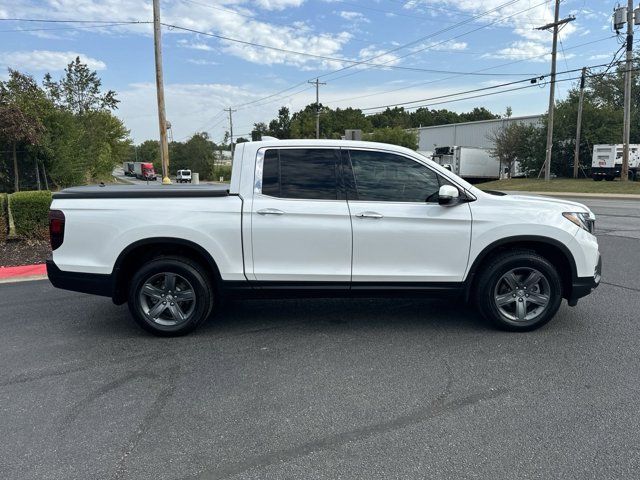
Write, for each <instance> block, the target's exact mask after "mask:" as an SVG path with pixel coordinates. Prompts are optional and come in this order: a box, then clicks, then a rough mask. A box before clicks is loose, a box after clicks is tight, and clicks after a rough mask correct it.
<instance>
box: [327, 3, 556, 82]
mask: <svg viewBox="0 0 640 480" xmlns="http://www.w3.org/2000/svg"><path fill="white" fill-rule="evenodd" d="M516 1H519V0H516ZM513 3H515V2H507V3H505V4H502V5H500V6H498V7H496V8H495V9H493V10H489V11H487V12H484V13H483V14H481V16H482V15H485V14H488V13H492V12H493V11H495V10H496V9H500V8H502V7H504V6H509V5H511V4H513ZM545 3H546V0H545V1H544V2H542V3H538V4H536V5H534V6H532V7H529V8H526V9H524V10H519V11H518V12H516V13H513V14H511V15H509V16H507V17H503V18H502V19H496V20H494V21H493V22H490V23H487V24H484V25H481V26H479V27H477V28H474V29H473V30H469V31H467V32H463V33H461V34H458V35H456V36H454V37H451V38H449V39H446V40H442V41H440V42H437V43H434V44H431V45H427V46H426V47H423V48H419V49H417V50H414V51H412V52H409V53H407V54H405V55H402V56H400V57H397V58H395V59H392V60H389V61H387V62H386V63H389V62H391V61H398V60H401V59H403V58H406V57H410V56H412V55H415V54H416V53H420V52H423V51H425V50H432V49H434V48H435V47H438V46H440V45H443V44H445V43H447V42H450V41H452V40H456V39H458V38H460V37H464V36H466V35H469V34H471V33H475V32H477V31H479V30H482V29H484V28H487V27H489V26H491V25H493V24H494V23H496V22H498V21H500V20H504V19H507V18H511V17H515V16H517V15H520V14H522V13H524V12H527V11H529V10H532V9H534V8H537V7H539V6H540V5H544V4H545ZM463 23H469V22H468V21H467V22H461V24H463ZM452 28H454V27H451V28H447V29H444V30H442V31H448V30H451V29H452ZM438 33H440V32H437V33H436V34H434V35H437V34H438ZM427 38H430V37H427ZM417 43H419V42H417ZM400 48H404V47H403V46H401V47H398V49H400ZM398 49H395V50H390V51H389V52H387V53H384V54H382V55H381V56H384V55H387V54H388V53H391V52H393V51H396V50H398ZM383 64H384V63H383ZM348 68H351V67H346V68H342V69H339V70H336V71H334V72H331V73H328V74H325V75H320V76H321V77H325V76H327V75H331V74H333V73H337V72H340V71H342V70H347V69H348ZM365 70H368V68H365V69H363V70H359V71H357V72H352V73H348V74H346V75H340V76H339V77H334V78H332V79H331V80H332V81H335V80H338V79H340V78H345V77H350V76H352V75H356V74H358V73H361V72H363V71H365Z"/></svg>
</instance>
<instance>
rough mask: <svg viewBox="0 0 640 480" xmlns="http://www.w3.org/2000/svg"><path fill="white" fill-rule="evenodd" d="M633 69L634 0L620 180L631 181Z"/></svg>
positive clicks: (630, 11)
mask: <svg viewBox="0 0 640 480" xmlns="http://www.w3.org/2000/svg"><path fill="white" fill-rule="evenodd" d="M632 69H633V0H629V1H628V6H627V62H626V64H625V72H624V126H623V133H622V145H623V150H622V169H621V170H620V180H622V181H623V182H626V181H627V180H629V141H630V139H631V85H632V72H631V70H632Z"/></svg>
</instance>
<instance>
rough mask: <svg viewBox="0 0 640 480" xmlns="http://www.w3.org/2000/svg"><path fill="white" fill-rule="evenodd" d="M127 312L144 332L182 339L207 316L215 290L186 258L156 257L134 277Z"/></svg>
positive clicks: (199, 269)
mask: <svg viewBox="0 0 640 480" xmlns="http://www.w3.org/2000/svg"><path fill="white" fill-rule="evenodd" d="M128 300H129V310H130V311H131V314H132V315H133V318H134V320H135V321H136V323H137V324H138V325H140V326H141V327H142V328H144V329H145V330H147V331H149V332H151V333H153V334H155V335H159V336H165V337H166V336H177V335H184V334H187V333H189V332H191V331H193V330H194V329H195V328H196V327H197V326H198V325H200V324H201V323H202V322H204V320H206V319H207V317H208V316H209V315H210V313H211V310H212V308H213V300H214V290H213V287H212V284H211V280H210V278H209V276H208V275H207V272H206V271H205V270H204V269H203V268H202V267H201V266H200V265H198V264H197V263H196V262H194V261H192V260H190V259H189V258H185V257H178V256H176V257H173V256H170V257H169V256H167V257H158V258H155V259H153V260H151V261H149V262H148V263H146V264H144V265H143V266H142V267H140V269H139V270H138V271H137V272H136V273H135V275H134V276H133V278H132V280H131V284H130V287H129V297H128Z"/></svg>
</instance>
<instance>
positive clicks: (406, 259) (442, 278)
mask: <svg viewBox="0 0 640 480" xmlns="http://www.w3.org/2000/svg"><path fill="white" fill-rule="evenodd" d="M344 161H345V167H346V168H345V175H349V176H348V177H346V178H349V179H353V181H352V182H349V183H353V187H352V188H350V189H349V190H350V191H351V192H352V193H351V194H350V196H349V200H348V201H349V209H350V211H351V215H352V224H353V269H352V281H353V285H354V286H357V283H359V282H385V283H395V282H420V283H423V282H461V281H462V280H463V277H464V272H465V269H466V267H467V261H468V258H469V245H470V241H471V210H470V207H469V204H468V203H459V204H457V205H452V206H441V205H439V204H438V190H439V188H440V185H442V184H443V183H450V182H448V181H447V180H446V179H445V178H444V177H442V176H441V175H439V174H438V173H436V172H435V170H432V169H431V168H429V167H428V166H427V165H426V164H424V163H422V162H419V161H418V160H416V159H413V158H410V157H408V156H403V155H398V154H396V153H390V152H384V151H376V150H366V149H349V151H348V155H344ZM349 170H352V172H353V175H352V176H351V174H350V173H348V172H349ZM352 196H353V197H354V198H351V197H352Z"/></svg>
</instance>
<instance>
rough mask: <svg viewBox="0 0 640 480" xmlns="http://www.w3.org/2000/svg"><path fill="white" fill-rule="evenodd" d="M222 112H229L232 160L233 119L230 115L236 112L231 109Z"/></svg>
mask: <svg viewBox="0 0 640 480" xmlns="http://www.w3.org/2000/svg"><path fill="white" fill-rule="evenodd" d="M224 111H225V112H229V136H230V139H229V141H230V142H231V159H233V154H234V153H235V150H236V148H235V145H234V143H233V117H232V115H231V114H232V113H233V112H237V110H232V109H231V107H229V108H225V109H224Z"/></svg>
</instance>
